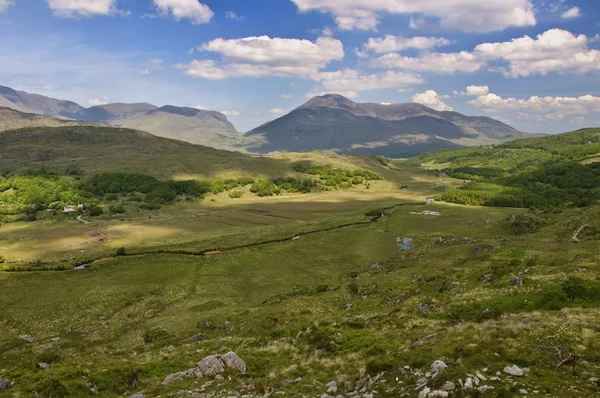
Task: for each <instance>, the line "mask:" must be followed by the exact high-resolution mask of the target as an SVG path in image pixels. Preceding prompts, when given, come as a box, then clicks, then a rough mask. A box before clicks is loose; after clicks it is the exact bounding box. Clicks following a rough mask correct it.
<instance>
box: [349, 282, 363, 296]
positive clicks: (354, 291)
mask: <svg viewBox="0 0 600 398" xmlns="http://www.w3.org/2000/svg"><path fill="white" fill-rule="evenodd" d="M347 289H348V292H349V293H350V294H352V295H357V294H358V292H359V290H360V288H359V287H358V284H357V283H356V282H351V283H349V284H348V287H347Z"/></svg>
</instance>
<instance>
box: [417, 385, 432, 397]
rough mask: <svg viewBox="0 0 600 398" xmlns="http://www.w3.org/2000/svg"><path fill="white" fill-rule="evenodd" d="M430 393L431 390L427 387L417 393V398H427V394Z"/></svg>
mask: <svg viewBox="0 0 600 398" xmlns="http://www.w3.org/2000/svg"><path fill="white" fill-rule="evenodd" d="M430 391H431V389H430V388H429V387H427V388H424V389H423V391H421V392H420V393H419V398H427V397H429V392H430Z"/></svg>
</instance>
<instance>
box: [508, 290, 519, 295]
mask: <svg viewBox="0 0 600 398" xmlns="http://www.w3.org/2000/svg"><path fill="white" fill-rule="evenodd" d="M515 294H517V291H516V290H515V289H509V290H508V295H509V296H514V295H515Z"/></svg>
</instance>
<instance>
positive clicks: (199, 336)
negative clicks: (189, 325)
mask: <svg viewBox="0 0 600 398" xmlns="http://www.w3.org/2000/svg"><path fill="white" fill-rule="evenodd" d="M204 340H206V336H205V335H203V334H202V333H198V334H197V335H195V336H192V337H190V339H189V341H191V342H192V343H195V342H197V341H204Z"/></svg>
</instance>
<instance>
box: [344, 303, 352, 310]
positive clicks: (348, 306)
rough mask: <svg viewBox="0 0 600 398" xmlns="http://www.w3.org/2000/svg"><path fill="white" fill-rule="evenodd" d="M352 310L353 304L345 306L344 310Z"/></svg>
mask: <svg viewBox="0 0 600 398" xmlns="http://www.w3.org/2000/svg"><path fill="white" fill-rule="evenodd" d="M350 308H352V304H346V305H345V306H344V309H345V310H349V309H350Z"/></svg>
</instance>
